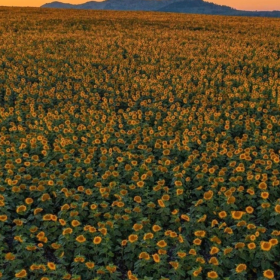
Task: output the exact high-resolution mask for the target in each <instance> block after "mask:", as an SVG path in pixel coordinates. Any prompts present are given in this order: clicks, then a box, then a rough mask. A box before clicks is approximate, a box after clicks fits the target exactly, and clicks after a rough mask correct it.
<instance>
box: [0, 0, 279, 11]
mask: <svg viewBox="0 0 280 280" xmlns="http://www.w3.org/2000/svg"><path fill="white" fill-rule="evenodd" d="M53 1H54V0H0V6H23V7H24V6H29V7H40V6H42V5H43V4H46V3H50V2H53ZM57 1H59V2H63V3H71V4H81V3H85V2H88V1H90V0H57ZM96 1H98V0H96ZM99 1H100V0H99ZM207 2H213V3H216V4H219V5H226V6H230V7H233V8H236V9H239V10H248V11H272V10H279V11H280V0H207Z"/></svg>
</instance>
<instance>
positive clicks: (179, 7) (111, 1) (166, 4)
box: [41, 0, 280, 17]
mask: <svg viewBox="0 0 280 280" xmlns="http://www.w3.org/2000/svg"><path fill="white" fill-rule="evenodd" d="M41 7H42V8H60V9H86V10H116V11H159V12H173V13H190V14H207V15H232V16H262V17H280V11H272V12H269V11H261V12H258V11H241V10H237V9H234V8H231V7H229V6H223V5H217V4H214V3H210V2H206V1H203V0H105V1H103V2H97V1H89V2H86V3H83V4H77V5H73V4H66V3H62V2H57V1H56V2H51V3H47V4H44V5H43V6H41Z"/></svg>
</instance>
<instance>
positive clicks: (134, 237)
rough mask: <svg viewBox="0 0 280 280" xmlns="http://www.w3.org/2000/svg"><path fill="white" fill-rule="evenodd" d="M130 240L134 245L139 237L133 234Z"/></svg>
mask: <svg viewBox="0 0 280 280" xmlns="http://www.w3.org/2000/svg"><path fill="white" fill-rule="evenodd" d="M128 240H129V242H130V243H133V242H135V241H137V240H138V235H137V234H131V235H129V237H128Z"/></svg>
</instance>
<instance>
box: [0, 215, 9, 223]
mask: <svg viewBox="0 0 280 280" xmlns="http://www.w3.org/2000/svg"><path fill="white" fill-rule="evenodd" d="M7 219H8V216H7V215H0V221H1V222H5V221H7Z"/></svg>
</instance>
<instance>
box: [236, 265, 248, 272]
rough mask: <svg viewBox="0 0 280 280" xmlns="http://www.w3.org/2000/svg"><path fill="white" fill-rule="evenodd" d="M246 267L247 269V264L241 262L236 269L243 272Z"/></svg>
mask: <svg viewBox="0 0 280 280" xmlns="http://www.w3.org/2000/svg"><path fill="white" fill-rule="evenodd" d="M246 269H247V265H246V264H243V263H241V264H239V265H238V266H237V267H236V268H235V271H236V272H237V273H241V272H243V271H245V270H246Z"/></svg>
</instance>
